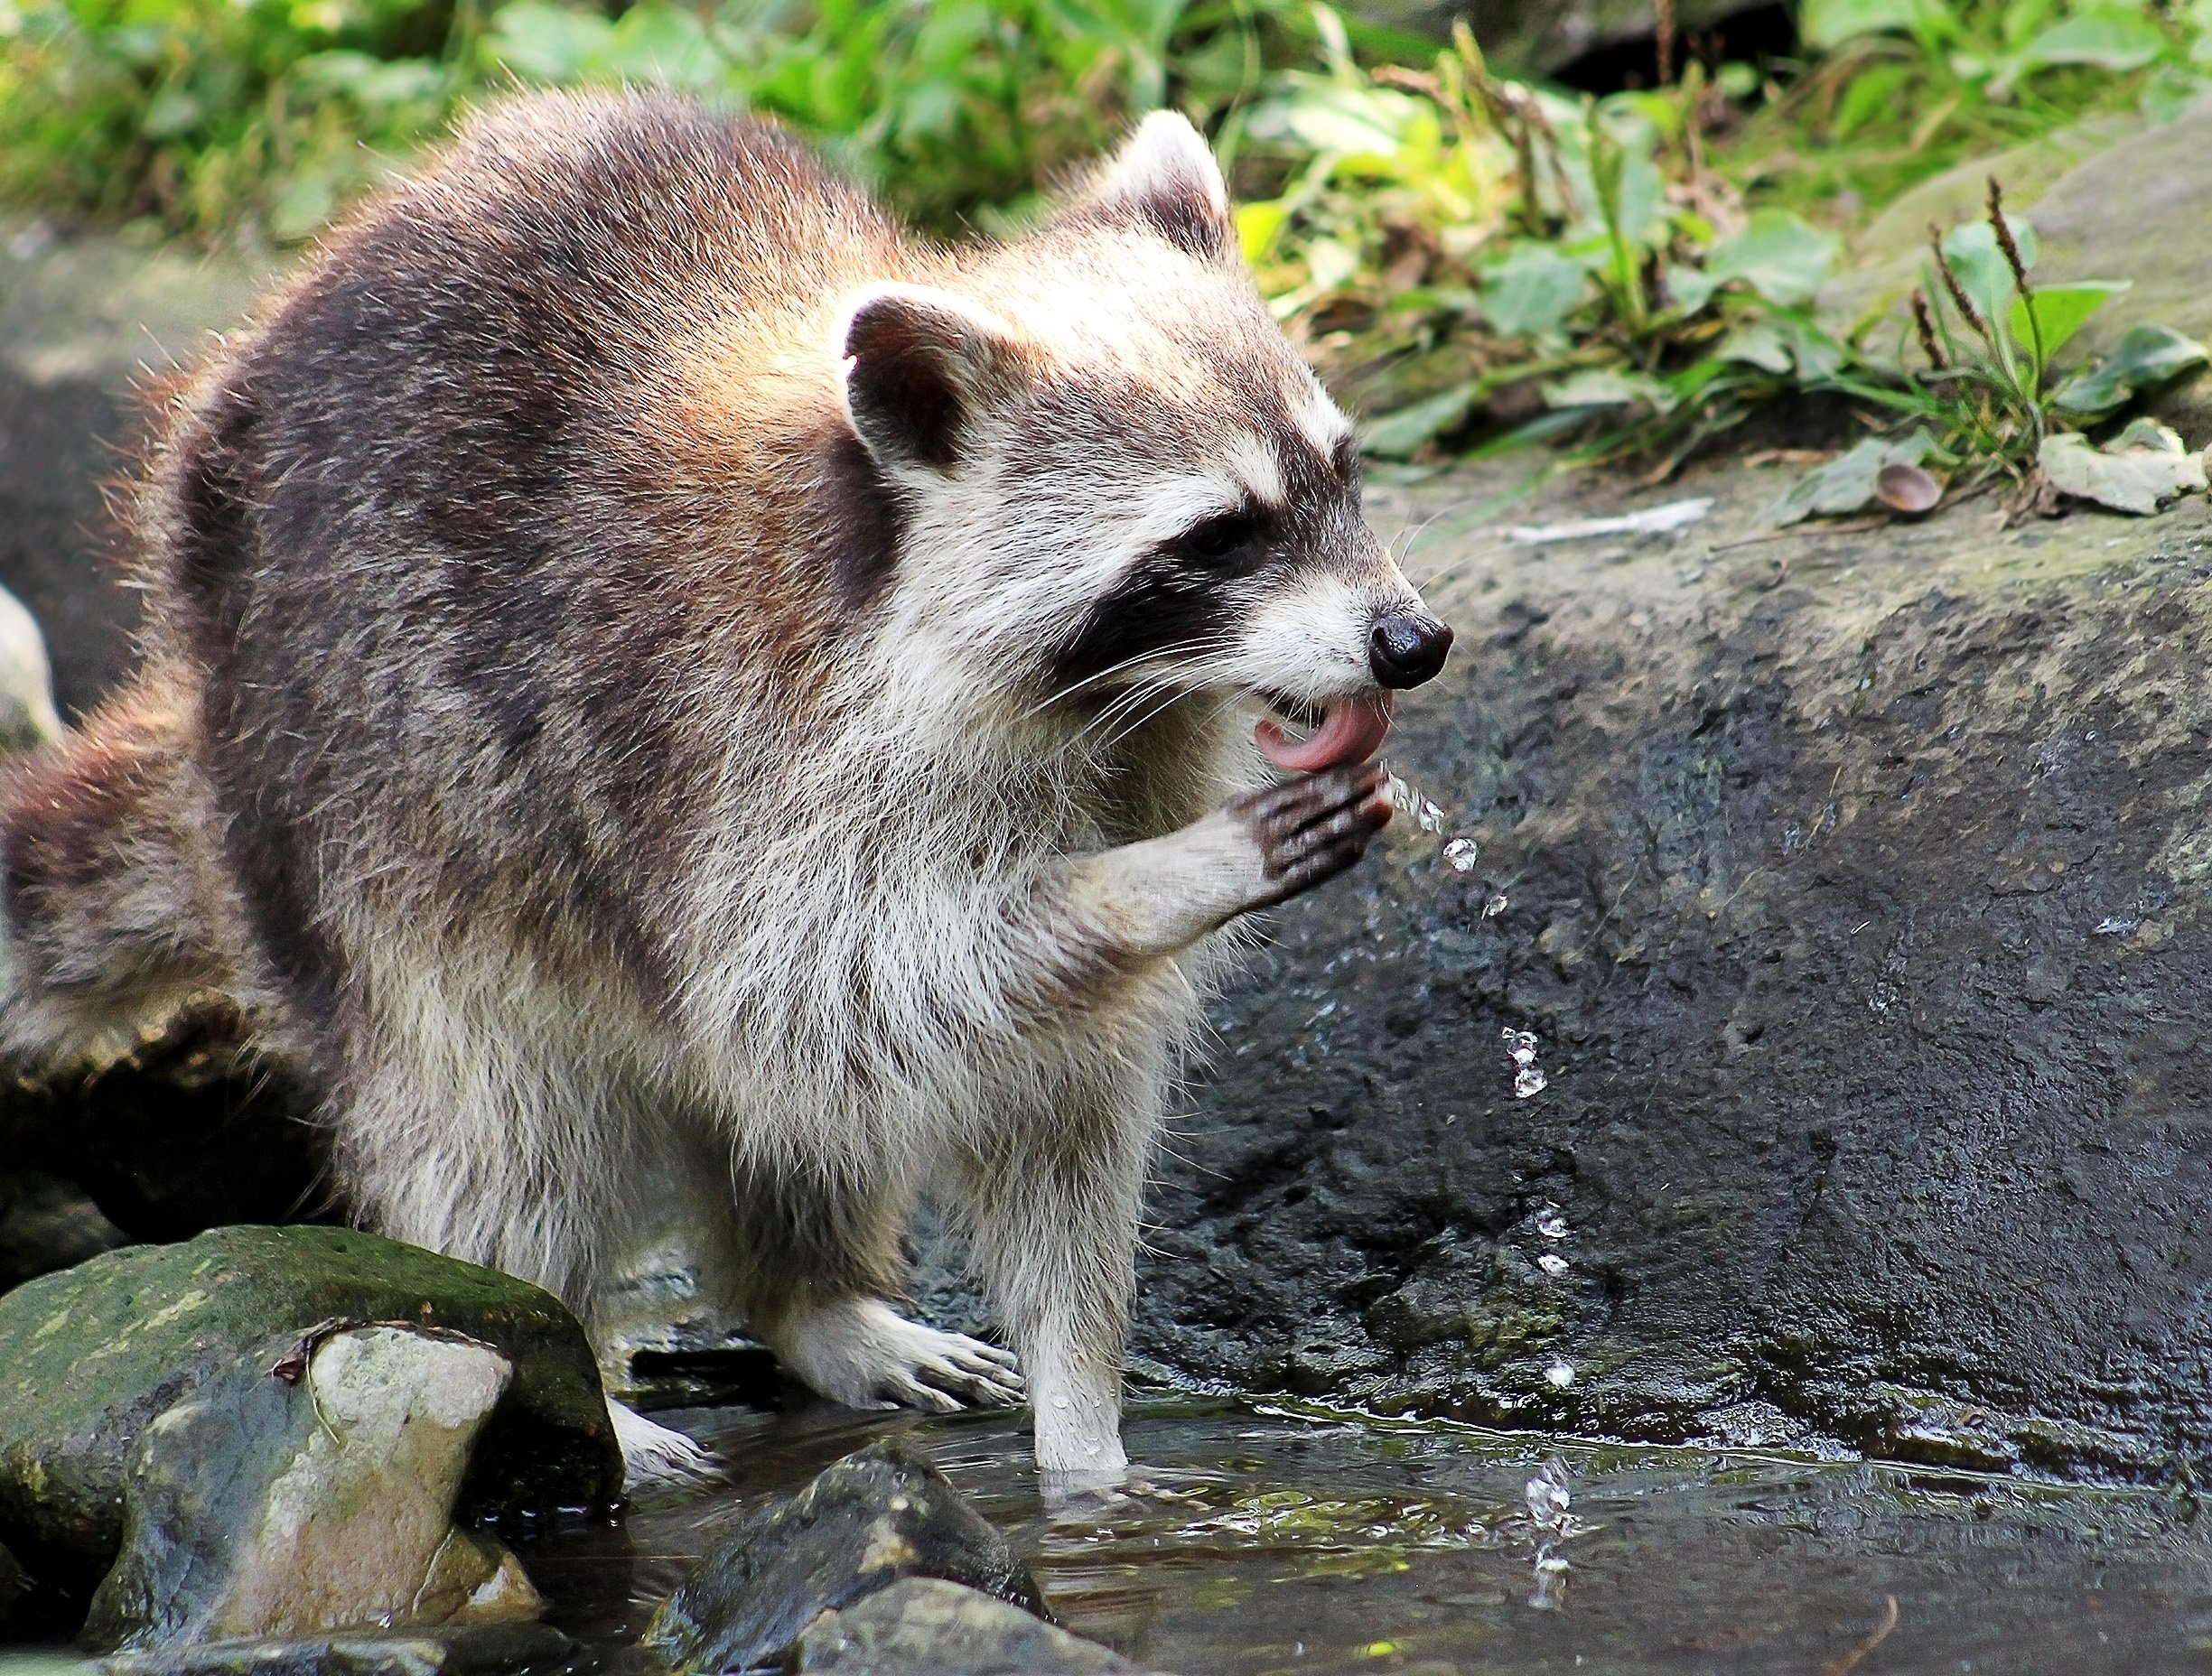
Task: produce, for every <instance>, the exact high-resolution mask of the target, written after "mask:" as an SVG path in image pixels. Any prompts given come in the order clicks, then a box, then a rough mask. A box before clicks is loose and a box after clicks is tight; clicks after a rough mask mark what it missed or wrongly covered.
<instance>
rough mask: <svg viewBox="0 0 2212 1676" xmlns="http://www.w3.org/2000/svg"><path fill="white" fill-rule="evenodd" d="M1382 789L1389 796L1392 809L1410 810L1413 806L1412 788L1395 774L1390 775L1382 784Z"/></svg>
mask: <svg viewBox="0 0 2212 1676" xmlns="http://www.w3.org/2000/svg"><path fill="white" fill-rule="evenodd" d="M1383 789H1384V790H1386V791H1387V792H1388V793H1389V794H1390V806H1391V807H1392V808H1394V809H1410V808H1412V807H1413V806H1414V788H1413V787H1410V786H1408V785H1407V784H1406V783H1405V781H1404V780H1403V779H1400V778H1399V777H1397V776H1396V775H1395V774H1393V775H1391V776H1390V777H1389V778H1387V779H1386V780H1385V781H1384V782H1383Z"/></svg>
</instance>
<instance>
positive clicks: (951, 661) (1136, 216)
mask: <svg viewBox="0 0 2212 1676" xmlns="http://www.w3.org/2000/svg"><path fill="white" fill-rule="evenodd" d="M944 278H945V281H946V283H945V284H944V285H943V286H941V287H938V286H920V285H882V286H878V287H873V288H872V289H870V290H868V291H866V292H864V293H861V294H859V295H858V296H856V297H854V298H853V299H851V300H850V301H849V303H848V305H847V306H846V308H845V312H844V315H843V318H842V319H841V321H840V322H839V325H838V330H837V340H836V349H837V352H838V354H839V356H840V358H841V360H842V365H843V369H844V386H843V387H844V399H845V412H846V414H847V415H848V416H849V419H850V422H851V424H852V427H853V430H854V433H855V434H856V435H857V436H858V437H859V438H860V440H861V442H862V443H863V445H864V446H865V448H866V450H867V452H868V453H869V455H870V456H871V457H872V459H873V461H874V464H875V467H876V469H877V470H879V471H880V472H881V474H882V477H883V479H884V480H885V481H886V482H887V483H888V484H889V485H890V487H891V493H892V497H893V499H894V500H895V502H896V503H897V506H898V509H899V519H900V538H899V542H898V556H897V560H896V574H895V577H894V579H893V580H892V581H891V593H890V598H889V605H888V609H889V610H891V612H892V614H893V619H894V622H895V625H896V628H897V630H898V632H897V633H896V634H895V635H893V636H892V637H891V639H892V641H893V642H894V643H895V644H896V645H897V646H898V647H899V648H900V652H899V655H900V656H901V657H902V658H903V659H906V660H907V661H908V664H909V666H910V669H911V670H912V671H913V673H914V678H915V679H916V680H918V681H920V680H929V679H931V678H932V677H934V676H936V675H953V676H955V677H957V679H958V680H960V681H962V682H966V683H969V684H983V685H985V687H988V688H996V689H1003V688H1005V687H1008V686H1011V687H1013V688H1014V689H1017V690H1018V692H1017V695H1019V696H1026V697H1027V699H1028V701H1029V702H1030V703H1031V704H1032V705H1035V704H1045V705H1062V704H1064V705H1068V706H1073V707H1077V708H1078V711H1079V712H1083V713H1094V712H1095V713H1099V714H1110V715H1113V716H1115V717H1116V718H1122V717H1126V718H1127V719H1128V720H1129V721H1130V722H1134V721H1135V720H1137V719H1139V718H1141V716H1142V715H1143V714H1144V713H1146V712H1148V710H1149V709H1150V708H1152V707H1154V706H1160V705H1165V704H1169V703H1174V702H1176V701H1177V700H1179V699H1185V698H1198V699H1201V700H1207V701H1218V700H1227V699H1229V698H1231V697H1234V696H1237V695H1243V696H1249V697H1251V698H1254V699H1256V700H1258V701H1260V703H1263V704H1265V706H1266V707H1267V708H1268V709H1269V711H1271V712H1272V713H1271V714H1269V715H1267V716H1265V717H1264V718H1263V719H1262V720H1261V721H1260V722H1259V724H1258V728H1257V735H1258V741H1259V745H1260V748H1261V750H1262V751H1263V752H1264V753H1265V755H1266V756H1267V757H1268V759H1270V760H1271V761H1273V762H1274V763H1275V764H1277V765H1278V766H1279V767H1282V768H1292V769H1313V768H1326V767H1329V766H1331V765H1333V764H1336V763H1341V762H1355V761H1359V760H1362V759H1365V758H1367V757H1368V756H1371V755H1372V754H1373V753H1374V752H1375V750H1377V747H1379V746H1380V745H1381V743H1382V740H1383V735H1384V733H1385V732H1386V731H1387V729H1388V727H1389V722H1390V713H1391V704H1392V695H1393V693H1394V692H1395V690H1396V689H1399V688H1403V687H1410V686H1415V685H1418V684H1420V683H1422V682H1423V681H1426V680H1428V679H1429V678H1430V677H1431V676H1432V675H1435V674H1436V673H1437V671H1438V670H1439V669H1441V668H1442V666H1443V663H1444V656H1445V654H1446V652H1447V650H1448V649H1449V648H1450V647H1451V629H1450V628H1446V627H1445V626H1444V625H1443V624H1442V623H1441V622H1439V621H1438V620H1437V619H1435V618H1434V617H1433V616H1431V615H1430V614H1429V613H1428V612H1427V611H1425V610H1423V609H1422V605H1421V601H1420V599H1419V597H1418V596H1417V595H1416V594H1415V593H1414V590H1413V588H1412V586H1411V585H1410V584H1409V583H1408V582H1406V580H1405V576H1404V574H1403V573H1401V572H1400V571H1399V569H1398V567H1397V565H1396V564H1395V563H1394V562H1393V561H1392V559H1391V557H1390V555H1389V554H1388V553H1386V551H1385V550H1384V548H1383V546H1382V545H1381V544H1380V543H1379V542H1378V541H1377V539H1376V538H1375V536H1374V535H1373V534H1372V533H1371V532H1370V531H1369V530H1368V528H1367V525H1366V524H1365V523H1364V522H1363V521H1362V519H1361V517H1360V514H1359V461H1358V449H1357V446H1356V442H1355V439H1354V435H1353V431H1352V426H1351V424H1350V422H1349V421H1348V420H1347V419H1346V418H1345V417H1344V415H1343V414H1341V413H1339V411H1338V409H1337V407H1336V405H1334V404H1333V403H1332V402H1331V401H1330V399H1329V397H1328V396H1327V395H1326V394H1325V393H1324V392H1323V391H1322V389H1321V386H1320V384H1319V383H1318V381H1316V380H1315V378H1314V377H1313V375H1312V374H1311V371H1309V370H1308V369H1307V368H1306V366H1305V365H1304V363H1303V362H1302V361H1301V360H1300V359H1299V358H1298V356H1297V354H1296V353H1295V352H1294V351H1293V349H1292V348H1291V346H1290V344H1289V343H1288V341H1287V340H1285V339H1284V338H1283V333H1282V331H1281V330H1280V329H1279V328H1278V327H1277V326H1276V324H1275V322H1274V319H1273V317H1272V316H1271V315H1270V314H1269V313H1268V312H1267V310H1266V307H1265V304H1264V303H1262V301H1261V299H1260V297H1259V295H1258V293H1257V291H1256V290H1255V287H1254V285H1253V284H1252V280H1251V277H1250V275H1249V274H1248V272H1247V271H1246V268H1245V265H1244V262H1243V259H1242V256H1241V252H1240V250H1239V247H1238V243H1237V230H1236V225H1235V223H1234V221H1233V220H1232V219H1231V218H1230V214H1229V207H1228V197H1227V190H1226V188H1225V187H1224V185H1223V182H1222V178H1221V172H1220V169H1219V167H1218V164H1217V163H1215V161H1214V158H1213V154H1212V153H1211V152H1210V151H1209V149H1208V148H1207V145H1206V143H1205V141H1204V140H1203V139H1202V138H1200V137H1199V134H1198V133H1197V131H1196V130H1195V129H1193V128H1192V127H1191V126H1190V124H1189V123H1188V122H1186V121H1184V120H1183V119H1182V118H1181V116H1173V115H1171V114H1165V113H1162V114H1160V115H1156V116H1152V117H1149V118H1147V119H1146V121H1145V122H1144V124H1143V126H1141V127H1140V128H1139V129H1138V130H1137V132H1136V134H1135V135H1134V137H1133V138H1132V139H1131V140H1130V141H1129V143H1128V144H1127V145H1126V146H1125V147H1124V149H1123V150H1122V152H1121V153H1120V154H1119V155H1118V156H1116V157H1115V159H1114V160H1113V161H1112V162H1111V163H1108V164H1107V165H1106V167H1105V168H1104V169H1103V170H1102V171H1101V172H1099V174H1098V175H1097V178H1096V179H1095V180H1094V181H1093V182H1091V183H1090V184H1089V186H1088V187H1087V189H1086V190H1085V191H1082V192H1081V193H1080V194H1078V196H1077V197H1075V198H1074V199H1073V200H1072V201H1071V202H1070V203H1069V205H1068V206H1067V207H1066V208H1065V209H1063V210H1062V211H1061V213H1060V215H1059V218H1058V219H1056V220H1055V221H1053V222H1052V223H1051V224H1050V226H1049V227H1047V228H1045V229H1044V230H1043V231H1041V233H1038V234H1036V235H1034V236H1033V237H1029V238H1026V239H1023V240H1022V241H1019V242H1018V243H1015V244H1013V245H1010V246H1007V247H1003V248H1002V249H999V250H996V251H994V252H992V253H990V254H989V255H987V256H984V257H982V258H980V259H977V260H972V261H970V262H968V263H966V264H964V265H948V266H947V270H946V271H945V274H944ZM939 690H942V688H940V689H939ZM1299 732H1302V733H1303V734H1304V737H1303V738H1298V737H1296V736H1295V735H1296V733H1299Z"/></svg>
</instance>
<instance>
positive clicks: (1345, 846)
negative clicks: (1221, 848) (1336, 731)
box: [1223, 762, 1390, 908]
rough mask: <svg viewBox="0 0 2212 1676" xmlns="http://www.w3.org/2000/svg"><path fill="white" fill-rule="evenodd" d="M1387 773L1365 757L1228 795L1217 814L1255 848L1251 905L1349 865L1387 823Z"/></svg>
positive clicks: (1279, 898) (1267, 903)
mask: <svg viewBox="0 0 2212 1676" xmlns="http://www.w3.org/2000/svg"><path fill="white" fill-rule="evenodd" d="M1388 781H1389V775H1388V774H1387V772H1386V770H1385V769H1383V768H1381V767H1380V766H1378V765H1377V764H1376V763H1372V762H1360V763H1351V764H1347V765H1345V766H1344V767H1341V768H1324V769H1323V770H1321V772H1320V773H1318V774H1302V775H1300V776H1299V777H1297V778H1296V779H1292V780H1285V781H1283V783H1282V784H1281V785H1279V786H1265V787H1261V788H1260V789H1259V790H1258V791H1250V792H1246V793H1245V795H1244V796H1241V797H1235V798H1232V799H1231V800H1230V801H1229V803H1228V805H1227V808H1226V809H1225V810H1224V811H1223V813H1225V814H1226V815H1227V816H1228V817H1229V819H1230V820H1232V821H1234V822H1236V823H1237V824H1239V825H1241V826H1242V827H1243V828H1244V830H1245V832H1246V834H1247V835H1248V836H1249V837H1250V839H1251V842H1252V843H1253V845H1254V846H1255V848H1256V849H1257V850H1258V852H1259V862H1260V877H1261V880H1262V881H1263V882H1262V883H1261V885H1260V886H1259V888H1258V895H1257V896H1256V897H1255V899H1253V900H1252V901H1251V902H1249V903H1248V904H1247V906H1248V907H1251V908H1272V907H1273V906H1274V904H1275V903H1277V902H1284V901H1288V900H1289V899H1291V898H1292V897H1294V896H1299V895H1302V893H1304V892H1305V891H1308V890H1311V889H1313V887H1314V886H1315V885H1318V884H1321V882H1323V881H1324V880H1330V879H1334V878H1335V877H1336V876H1337V875H1338V874H1339V873H1340V872H1343V871H1345V870H1346V869H1347V868H1349V867H1350V866H1352V865H1353V864H1354V863H1355V862H1357V861H1358V860H1359V858H1360V857H1361V856H1363V855H1365V854H1366V853H1367V845H1368V844H1369V843H1371V842H1373V840H1374V837H1375V834H1376V833H1379V832H1380V831H1382V830H1383V828H1384V827H1386V826H1387V825H1388V824H1390V793H1389V790H1388Z"/></svg>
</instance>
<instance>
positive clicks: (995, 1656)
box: [798, 1577, 1159, 1676]
mask: <svg viewBox="0 0 2212 1676" xmlns="http://www.w3.org/2000/svg"><path fill="white" fill-rule="evenodd" d="M798 1669H799V1670H802V1671H822V1672H824V1673H825V1676H1145V1672H1143V1671H1142V1670H1140V1668H1139V1667H1138V1666H1136V1665H1134V1664H1132V1663H1130V1662H1129V1661H1128V1660H1127V1659H1125V1658H1123V1657H1122V1656H1121V1654H1119V1653H1110V1652H1108V1651H1107V1650H1106V1648H1104V1647H1101V1646H1099V1645H1097V1643H1093V1642H1087V1641H1085V1640H1084V1639H1083V1638H1082V1637H1081V1636H1079V1635H1071V1634H1069V1633H1068V1632H1067V1631H1066V1630H1064V1629H1060V1628H1059V1627H1057V1626H1055V1625H1050V1624H1046V1623H1043V1622H1041V1620H1039V1619H1037V1618H1034V1617H1031V1615H1029V1614H1028V1613H1026V1612H1023V1611H1022V1610H1021V1609H1020V1608H1018V1607H1015V1606H1008V1605H1007V1604H1006V1603H1005V1602H1004V1601H1003V1600H999V1599H997V1598H995V1597H992V1596H990V1595H985V1594H979V1593H977V1592H976V1591H975V1589H972V1588H961V1587H960V1586H959V1585H958V1584H957V1583H945V1582H939V1581H938V1580H937V1579H936V1578H920V1577H914V1578H904V1579H902V1580H901V1581H900V1582H897V1583H894V1584H892V1585H891V1587H890V1588H885V1589H882V1590H880V1591H878V1592H877V1593H875V1594H873V1595H871V1596H869V1597H867V1598H866V1599H865V1600H863V1601H862V1602H861V1603H860V1604H859V1605H857V1606H847V1607H845V1609H844V1610H843V1611H838V1612H826V1613H824V1614H823V1615H821V1616H820V1617H819V1618H817V1620H816V1621H815V1622H814V1623H813V1624H812V1625H809V1626H808V1628H807V1632H806V1634H803V1635H802V1636H800V1637H799V1642H798ZM1153 1676H1159V1673H1158V1672H1153Z"/></svg>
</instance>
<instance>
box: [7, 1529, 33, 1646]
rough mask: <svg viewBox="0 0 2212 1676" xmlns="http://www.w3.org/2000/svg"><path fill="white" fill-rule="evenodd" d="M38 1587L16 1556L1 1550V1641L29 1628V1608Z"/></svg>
mask: <svg viewBox="0 0 2212 1676" xmlns="http://www.w3.org/2000/svg"><path fill="white" fill-rule="evenodd" d="M37 1587H38V1586H37V1585H36V1584H35V1583H33V1581H32V1580H31V1574H30V1573H29V1572H28V1571H26V1570H24V1569H23V1566H22V1565H21V1564H20V1563H19V1562H18V1561H17V1560H16V1558H15V1556H14V1554H11V1553H10V1552H8V1550H6V1549H5V1548H0V1640H5V1639H6V1638H8V1637H10V1636H12V1635H14V1634H17V1633H18V1632H19V1631H21V1630H23V1629H24V1628H26V1627H27V1623H26V1620H27V1619H28V1617H29V1615H30V1614H29V1610H28V1608H29V1606H30V1605H31V1601H32V1597H33V1593H34V1591H35V1590H36V1588H37Z"/></svg>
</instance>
